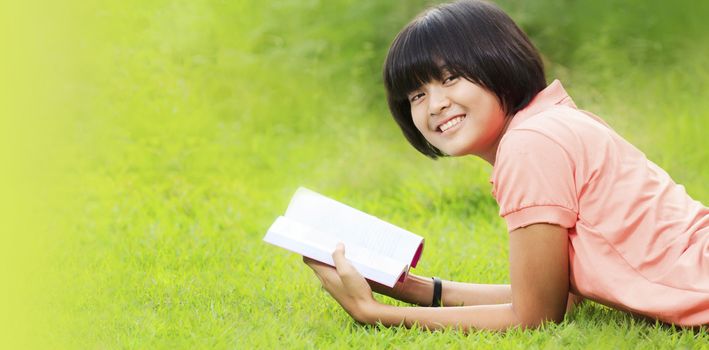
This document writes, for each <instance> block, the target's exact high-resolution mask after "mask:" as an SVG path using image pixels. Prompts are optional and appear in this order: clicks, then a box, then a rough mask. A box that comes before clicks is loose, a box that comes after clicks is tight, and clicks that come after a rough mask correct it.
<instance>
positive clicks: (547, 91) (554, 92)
mask: <svg viewBox="0 0 709 350" xmlns="http://www.w3.org/2000/svg"><path fill="white" fill-rule="evenodd" d="M556 105H562V106H568V107H571V108H576V104H575V103H574V101H573V100H572V99H571V97H570V96H569V94H568V93H566V90H564V87H563V86H562V85H561V82H560V81H559V80H554V81H553V82H552V83H551V84H549V86H547V87H546V88H544V90H542V91H540V92H539V93H538V94H537V95H536V96H534V98H533V99H532V101H531V102H529V104H528V105H527V107H524V108H523V109H522V110H520V111H519V112H517V113H516V114H515V115H514V117H513V118H512V121H511V122H510V126H509V127H510V128H511V127H513V126H515V125H517V124H519V123H521V122H522V121H523V120H525V119H527V118H529V117H530V116H533V115H535V114H538V113H540V112H542V111H545V110H547V109H549V108H551V107H553V106H556Z"/></svg>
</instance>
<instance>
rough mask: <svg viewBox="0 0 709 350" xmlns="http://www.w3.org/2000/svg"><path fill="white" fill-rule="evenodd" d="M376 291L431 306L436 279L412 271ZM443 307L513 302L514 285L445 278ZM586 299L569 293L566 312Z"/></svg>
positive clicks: (375, 289)
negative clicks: (434, 280)
mask: <svg viewBox="0 0 709 350" xmlns="http://www.w3.org/2000/svg"><path fill="white" fill-rule="evenodd" d="M372 288H373V289H374V291H375V292H378V293H380V294H386V295H389V296H390V297H392V298H395V299H397V300H401V301H404V302H407V303H410V304H415V305H420V306H430V305H431V301H432V300H433V281H432V280H431V278H429V277H422V276H417V275H414V274H409V275H408V276H407V278H406V280H405V281H404V282H403V283H399V284H397V285H396V287H395V288H394V289H393V290H392V289H388V288H387V287H385V286H381V285H379V286H375V285H373V286H372ZM441 297H442V305H443V306H472V305H495V304H508V303H511V302H512V288H511V287H510V285H509V284H476V283H463V282H455V281H445V280H444V281H443V293H442V296H441ZM582 301H583V298H582V297H580V296H576V295H574V294H571V293H569V300H568V302H567V308H566V311H567V312H571V311H572V310H573V309H574V307H575V306H576V305H577V304H579V303H580V302H582Z"/></svg>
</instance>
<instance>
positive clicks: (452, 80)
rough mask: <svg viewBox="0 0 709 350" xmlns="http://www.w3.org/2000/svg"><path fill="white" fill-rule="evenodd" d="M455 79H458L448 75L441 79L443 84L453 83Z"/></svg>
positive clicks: (455, 76)
mask: <svg viewBox="0 0 709 350" xmlns="http://www.w3.org/2000/svg"><path fill="white" fill-rule="evenodd" d="M456 79H458V76H457V75H448V76H447V77H446V78H445V79H443V84H444V85H445V84H450V83H452V82H454V81H455V80H456Z"/></svg>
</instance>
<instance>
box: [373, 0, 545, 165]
mask: <svg viewBox="0 0 709 350" xmlns="http://www.w3.org/2000/svg"><path fill="white" fill-rule="evenodd" d="M442 66H445V69H446V70H447V71H448V72H449V73H450V74H453V75H458V76H461V77H464V78H465V79H467V80H469V81H471V82H473V83H475V84H477V85H479V86H481V87H483V88H485V89H487V90H488V91H490V92H491V93H493V94H494V95H495V96H497V98H498V100H499V101H500V105H501V106H502V109H503V111H504V112H505V115H506V116H507V117H511V116H513V115H514V114H515V113H517V111H519V110H521V109H522V108H524V107H525V106H527V104H529V102H530V101H531V100H532V98H534V96H535V95H536V94H537V93H538V92H539V91H541V90H543V89H544V88H545V87H546V80H545V78H544V65H543V63H542V59H541V57H540V55H539V52H537V49H536V48H535V47H534V45H533V44H532V43H531V42H530V40H529V38H527V35H526V34H525V33H524V32H523V31H522V30H521V29H520V28H519V27H518V26H517V25H516V24H515V23H514V21H512V19H511V18H510V17H509V16H508V15H507V14H506V13H505V12H504V11H502V10H501V9H500V8H498V7H497V6H495V5H493V4H490V3H487V2H483V1H472V0H465V1H457V2H453V3H449V4H443V5H439V6H435V7H432V8H430V9H428V10H426V11H424V12H423V13H422V14H420V15H419V16H418V17H416V18H414V19H413V20H412V21H411V22H410V23H409V24H408V25H406V27H404V29H403V30H402V31H401V32H399V34H398V35H397V36H396V38H395V39H394V42H393V43H392V44H391V47H390V48H389V53H388V54H387V58H386V61H385V63H384V72H383V75H384V85H385V87H386V91H387V102H388V104H389V110H390V111H391V114H392V116H393V117H394V119H395V120H396V122H397V124H399V127H400V128H401V130H402V132H403V133H404V136H406V139H407V140H408V141H409V143H411V145H413V146H414V148H416V149H417V150H418V151H419V152H421V153H423V154H424V155H426V156H428V157H431V158H433V159H436V158H438V157H441V156H445V154H444V153H443V152H441V150H439V149H438V148H436V147H434V146H433V145H431V144H430V143H429V142H428V141H427V140H426V139H425V138H424V137H423V135H422V134H421V133H420V132H419V131H418V129H416V126H415V125H414V123H413V120H412V118H411V106H410V104H409V100H408V94H409V93H411V92H412V91H414V90H416V89H418V88H419V87H421V86H422V85H424V84H426V83H427V82H430V81H431V80H439V81H440V80H443V74H444V71H443V68H442Z"/></svg>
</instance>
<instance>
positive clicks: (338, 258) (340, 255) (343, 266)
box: [332, 243, 357, 277]
mask: <svg viewBox="0 0 709 350" xmlns="http://www.w3.org/2000/svg"><path fill="white" fill-rule="evenodd" d="M332 260H333V261H334V262H335V268H336V269H337V274H338V275H340V276H341V277H342V276H345V275H351V274H352V273H357V270H355V268H354V266H352V264H350V262H349V261H347V258H345V245H344V244H342V243H337V246H336V247H335V251H334V252H333V253H332Z"/></svg>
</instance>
